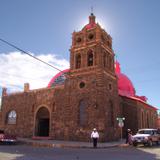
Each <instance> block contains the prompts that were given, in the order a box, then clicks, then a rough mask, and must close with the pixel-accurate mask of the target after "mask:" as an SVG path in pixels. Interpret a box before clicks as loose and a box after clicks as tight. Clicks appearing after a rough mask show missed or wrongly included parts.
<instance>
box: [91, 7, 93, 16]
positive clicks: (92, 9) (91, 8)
mask: <svg viewBox="0 0 160 160" xmlns="http://www.w3.org/2000/svg"><path fill="white" fill-rule="evenodd" d="M91 14H93V6H91Z"/></svg>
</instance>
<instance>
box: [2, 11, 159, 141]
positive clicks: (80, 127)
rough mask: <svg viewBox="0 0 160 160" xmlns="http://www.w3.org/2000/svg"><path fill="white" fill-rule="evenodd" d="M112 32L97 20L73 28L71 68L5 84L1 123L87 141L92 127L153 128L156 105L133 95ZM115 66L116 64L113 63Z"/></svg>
mask: <svg viewBox="0 0 160 160" xmlns="http://www.w3.org/2000/svg"><path fill="white" fill-rule="evenodd" d="M114 55H115V54H114V52H113V49H112V38H111V36H110V35H109V34H108V33H107V32H106V31H105V30H104V29H102V28H101V26H100V25H99V24H98V23H96V22H95V16H94V15H93V13H91V15H90V16H89V23H88V24H87V25H86V26H84V27H83V29H82V30H81V31H79V32H73V34H72V45H71V48H70V69H67V70H65V71H62V72H60V73H59V74H58V75H57V76H55V77H53V79H52V80H51V81H50V83H49V85H48V87H46V88H41V89H35V90H30V88H29V84H27V83H26V84H25V85H24V92H19V93H12V94H8V93H7V89H6V88H3V93H2V107H1V111H0V127H1V128H3V129H4V130H5V132H7V133H9V134H15V135H17V136H19V137H29V138H36V137H50V138H51V139H57V140H76V141H88V140H89V139H90V133H91V131H92V129H93V128H97V130H98V131H99V133H100V141H112V140H118V139H119V138H120V127H119V126H118V121H117V118H118V117H119V118H122V117H125V120H124V127H123V130H124V131H125V130H126V129H127V128H130V129H132V130H133V132H136V131H137V129H139V128H155V127H156V122H157V110H156V108H155V107H153V106H151V105H149V104H148V103H147V101H146V98H145V97H144V96H137V95H136V94H135V89H134V87H133V85H132V83H131V81H130V80H129V79H128V77H127V76H125V75H124V74H122V73H121V71H120V65H119V63H118V62H115V61H114ZM115 66H116V67H115Z"/></svg>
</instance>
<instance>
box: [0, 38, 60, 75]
mask: <svg viewBox="0 0 160 160" xmlns="http://www.w3.org/2000/svg"><path fill="white" fill-rule="evenodd" d="M0 41H2V42H3V43H5V44H7V45H9V46H11V47H13V48H15V49H17V50H19V51H21V52H22V53H25V54H27V55H28V56H30V57H32V58H34V59H36V60H38V61H40V62H42V63H44V64H46V65H48V66H50V67H52V68H54V69H56V70H58V71H60V72H63V71H62V70H60V69H58V68H57V67H54V66H52V65H51V64H49V63H47V62H45V61H42V60H41V59H39V58H37V57H35V56H33V55H31V54H29V53H28V52H26V51H24V50H22V49H21V48H19V47H17V46H15V45H13V44H11V43H10V42H7V41H5V40H3V39H1V38H0Z"/></svg>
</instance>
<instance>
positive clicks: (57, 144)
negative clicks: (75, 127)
mask: <svg viewBox="0 0 160 160" xmlns="http://www.w3.org/2000/svg"><path fill="white" fill-rule="evenodd" d="M18 141H19V142H20V143H23V144H27V145H31V146H35V147H50V148H93V147H92V142H78V141H58V140H33V139H29V138H18ZM119 146H121V147H124V146H127V145H126V144H125V140H122V141H115V142H104V143H100V142H99V143H98V147H97V148H110V147H119Z"/></svg>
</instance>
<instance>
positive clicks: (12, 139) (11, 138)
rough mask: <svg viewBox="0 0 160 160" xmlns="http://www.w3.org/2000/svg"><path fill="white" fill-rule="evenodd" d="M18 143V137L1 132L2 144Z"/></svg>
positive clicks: (0, 140) (0, 141) (0, 139)
mask: <svg viewBox="0 0 160 160" xmlns="http://www.w3.org/2000/svg"><path fill="white" fill-rule="evenodd" d="M16 142H17V138H16V136H13V135H7V134H5V133H4V131H3V130H0V143H7V144H15V143H16Z"/></svg>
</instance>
